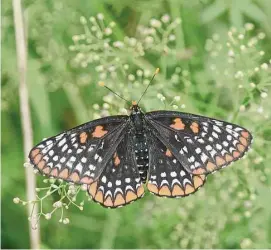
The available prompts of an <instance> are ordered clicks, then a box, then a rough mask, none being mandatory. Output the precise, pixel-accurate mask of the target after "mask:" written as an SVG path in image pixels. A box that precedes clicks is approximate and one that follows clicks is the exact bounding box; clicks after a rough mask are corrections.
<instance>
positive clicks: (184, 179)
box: [147, 136, 206, 198]
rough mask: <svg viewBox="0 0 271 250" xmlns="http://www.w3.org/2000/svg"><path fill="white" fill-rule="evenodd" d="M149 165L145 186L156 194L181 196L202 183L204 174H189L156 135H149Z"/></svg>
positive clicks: (192, 190) (190, 192)
mask: <svg viewBox="0 0 271 250" xmlns="http://www.w3.org/2000/svg"><path fill="white" fill-rule="evenodd" d="M149 141H150V142H151V143H150V148H149V153H150V167H149V176H148V183H147V188H148V189H149V191H150V192H152V193H153V194H155V195H158V196H165V197H172V198H174V197H182V196H187V195H189V194H192V193H194V192H196V191H197V190H198V188H199V187H201V186H203V185H204V182H205V179H206V176H205V175H193V174H190V173H189V172H188V171H187V170H186V169H185V168H184V167H183V166H182V164H181V163H180V162H179V161H178V160H177V159H176V157H175V156H174V155H173V154H172V152H171V151H170V150H169V149H168V148H167V147H166V146H165V145H164V144H163V143H162V142H161V141H160V140H159V139H158V138H156V137H151V136H150V137H149Z"/></svg>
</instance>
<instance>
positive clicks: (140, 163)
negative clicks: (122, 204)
mask: <svg viewBox="0 0 271 250" xmlns="http://www.w3.org/2000/svg"><path fill="white" fill-rule="evenodd" d="M134 143H135V144H134V145H135V146H134V147H135V157H136V163H137V168H138V172H139V174H140V178H141V180H142V182H143V183H145V182H146V179H147V173H148V169H149V149H148V144H147V138H146V135H145V134H136V135H135V136H134Z"/></svg>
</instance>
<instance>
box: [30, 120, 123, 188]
mask: <svg viewBox="0 0 271 250" xmlns="http://www.w3.org/2000/svg"><path fill="white" fill-rule="evenodd" d="M127 120H128V117H127V116H111V117H107V118H101V119H98V120H95V121H92V122H89V123H85V124H83V125H81V126H78V127H76V128H73V129H71V130H68V131H66V132H63V133H61V134H59V135H57V136H55V137H51V138H49V139H46V140H44V141H42V142H41V143H39V144H38V145H36V146H35V147H34V148H33V149H32V150H31V151H30V154H29V159H30V162H31V163H32V164H33V165H34V168H36V169H38V170H39V171H40V172H41V173H43V174H45V175H47V176H52V177H55V178H59V179H64V180H66V181H71V182H74V183H85V184H90V183H91V182H93V181H94V180H95V179H97V178H98V177H99V175H100V174H101V172H102V171H103V168H104V167H105V165H106V163H107V161H109V160H110V159H109V156H108V155H109V154H110V151H112V150H114V147H115V148H116V147H117V145H118V143H119V142H120V141H119V138H120V135H121V133H122V132H123V131H125V130H126V128H127V124H128V122H127Z"/></svg>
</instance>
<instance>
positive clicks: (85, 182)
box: [80, 176, 93, 184]
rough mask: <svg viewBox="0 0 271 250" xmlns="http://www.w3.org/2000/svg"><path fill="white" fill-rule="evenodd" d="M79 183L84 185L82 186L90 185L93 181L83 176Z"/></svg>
mask: <svg viewBox="0 0 271 250" xmlns="http://www.w3.org/2000/svg"><path fill="white" fill-rule="evenodd" d="M80 182H81V183H84V184H91V183H92V182H93V179H91V178H90V177H88V176H85V177H83V178H82V179H81V181H80Z"/></svg>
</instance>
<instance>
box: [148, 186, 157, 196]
mask: <svg viewBox="0 0 271 250" xmlns="http://www.w3.org/2000/svg"><path fill="white" fill-rule="evenodd" d="M147 188H148V189H149V190H150V192H153V193H155V194H157V193H158V188H157V186H156V185H155V184H152V183H148V185H147Z"/></svg>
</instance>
